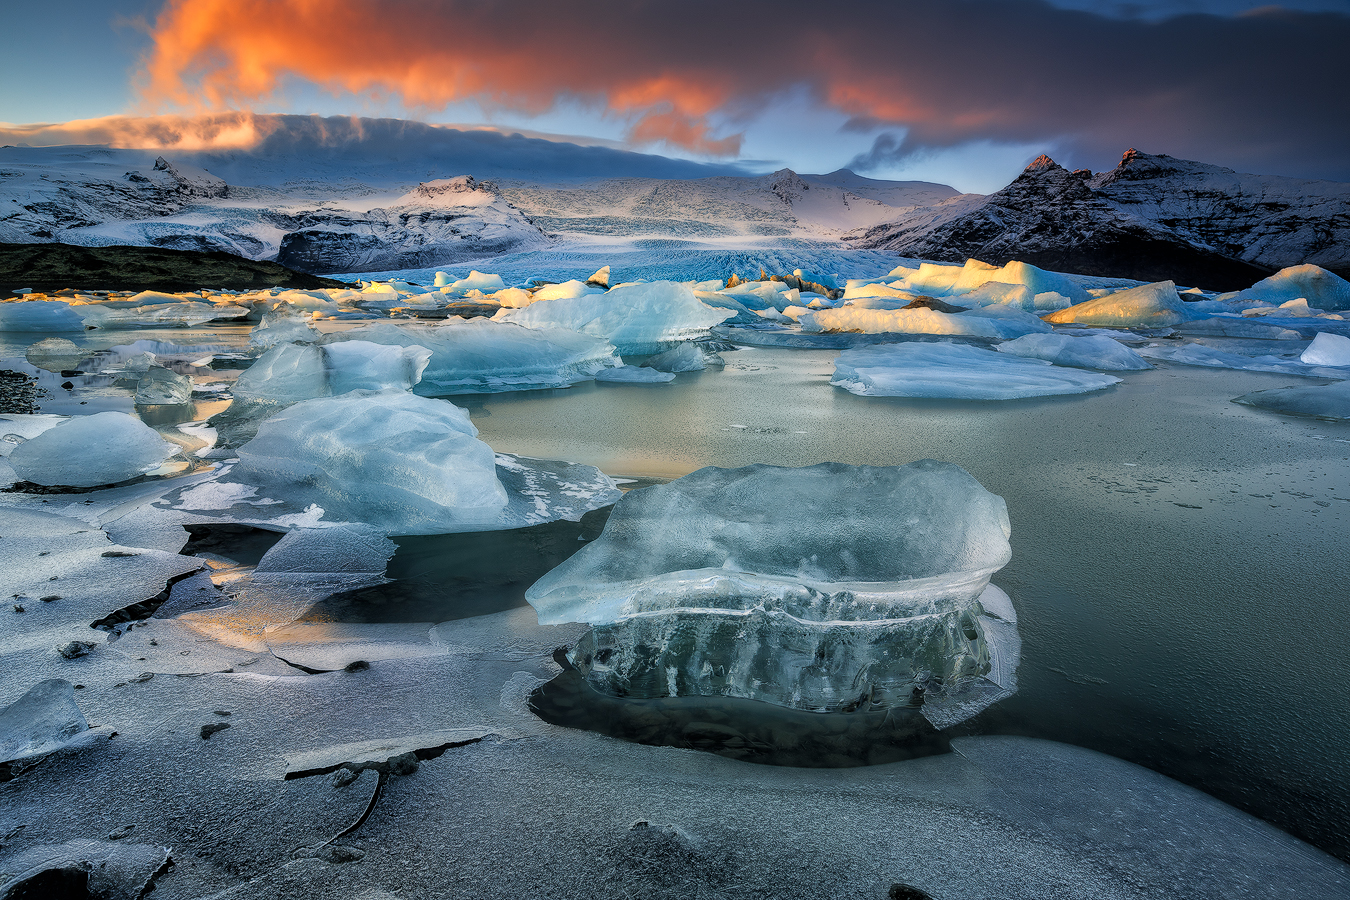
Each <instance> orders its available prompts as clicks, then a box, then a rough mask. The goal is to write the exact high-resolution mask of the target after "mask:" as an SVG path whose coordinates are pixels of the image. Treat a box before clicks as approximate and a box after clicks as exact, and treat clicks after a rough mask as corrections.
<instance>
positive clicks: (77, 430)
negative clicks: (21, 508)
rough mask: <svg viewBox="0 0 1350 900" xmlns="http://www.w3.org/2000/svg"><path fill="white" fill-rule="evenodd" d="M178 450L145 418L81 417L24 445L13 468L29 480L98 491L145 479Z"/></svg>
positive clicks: (106, 414)
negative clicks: (96, 488)
mask: <svg viewBox="0 0 1350 900" xmlns="http://www.w3.org/2000/svg"><path fill="white" fill-rule="evenodd" d="M176 452H178V448H177V447H176V446H175V445H174V444H171V443H169V442H168V441H166V440H164V439H163V438H162V437H160V436H159V432H157V431H155V430H154V429H153V428H151V427H150V426H149V425H146V424H145V423H144V422H142V421H141V420H140V419H137V418H136V417H134V416H129V415H127V414H126V413H122V412H101V413H95V414H94V415H92V416H75V417H74V418H71V419H67V420H66V421H65V422H62V423H61V424H59V425H57V426H56V427H54V428H49V429H47V430H46V431H43V432H42V433H41V434H38V435H36V436H35V437H32V438H29V439H28V440H26V441H24V442H23V443H22V444H19V445H18V446H17V447H15V448H14V449H13V451H11V452H10V454H9V464H10V465H11V466H13V467H14V472H15V474H16V475H18V476H19V478H21V479H22V480H24V481H31V482H33V483H34V484H41V485H47V486H57V485H62V486H68V487H97V486H98V485H103V484H115V483H116V482H119V481H126V480H127V479H129V478H135V477H137V476H139V475H144V474H146V473H147V472H150V471H152V470H154V469H157V468H159V467H160V466H161V465H163V463H164V461H165V460H167V459H168V458H169V457H171V456H173V455H174V454H175V453H176Z"/></svg>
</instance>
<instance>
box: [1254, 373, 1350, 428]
mask: <svg viewBox="0 0 1350 900" xmlns="http://www.w3.org/2000/svg"><path fill="white" fill-rule="evenodd" d="M1233 402H1234V403H1241V404H1244V405H1246V406H1259V407H1261V408H1262V409H1269V410H1274V411H1275V412H1281V413H1287V414H1288V415H1291V416H1310V417H1312V418H1315V419H1350V381H1337V382H1335V383H1334V384H1327V385H1322V386H1320V387H1297V388H1296V387H1290V388H1275V389H1274V390H1269V391H1253V392H1252V393H1250V394H1243V395H1242V396H1241V397H1234V398H1233Z"/></svg>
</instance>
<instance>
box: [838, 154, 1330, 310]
mask: <svg viewBox="0 0 1350 900" xmlns="http://www.w3.org/2000/svg"><path fill="white" fill-rule="evenodd" d="M948 207H949V208H948V209H947V210H944V209H943V208H942V207H928V208H926V209H924V210H921V211H916V212H915V213H913V214H909V215H907V216H906V217H905V218H902V219H899V220H897V221H895V222H891V223H887V224H885V225H879V226H876V227H875V228H871V229H868V230H867V231H866V232H863V233H861V234H855V235H854V236H853V239H852V240H853V241H854V242H855V246H858V247H867V248H878V249H887V250H895V251H898V252H899V253H901V254H903V255H905V256H914V257H921V258H924V259H934V260H939V261H945V262H964V261H965V260H966V259H969V258H974V259H979V260H983V261H984V262H988V263H992V264H997V265H1002V264H1003V263H1006V262H1008V261H1009V260H1013V259H1018V260H1021V261H1023V262H1028V263H1031V264H1033V265H1037V266H1040V267H1042V268H1045V269H1052V270H1055V271H1059V272H1076V273H1079V274H1083V275H1110V276H1117V277H1126V278H1138V279H1140V280H1144V281H1160V280H1168V279H1171V280H1174V281H1178V282H1181V283H1183V284H1192V285H1199V286H1202V287H1206V288H1211V289H1222V290H1230V289H1239V288H1243V287H1248V286H1250V285H1251V284H1253V283H1254V282H1256V281H1259V280H1260V279H1262V278H1264V277H1266V276H1267V275H1269V274H1270V273H1271V272H1274V271H1275V270H1276V269H1279V268H1283V267H1285V266H1291V265H1298V264H1300V263H1304V262H1311V263H1316V264H1317V265H1321V266H1323V267H1324V268H1328V269H1331V270H1332V271H1335V272H1337V273H1338V274H1345V273H1347V272H1350V185H1342V184H1336V183H1332V182H1317V181H1299V180H1296V179H1291V178H1274V177H1269V178H1267V177H1261V176H1256V175H1242V174H1239V173H1237V172H1234V171H1233V170H1231V169H1224V168H1222V167H1220V166H1211V165H1206V164H1204V163H1196V162H1189V161H1186V160H1177V159H1172V158H1171V157H1168V156H1152V155H1150V154H1146V153H1139V152H1138V151H1135V150H1131V151H1129V152H1128V153H1126V154H1125V156H1124V158H1123V159H1122V160H1121V163H1120V165H1119V166H1117V167H1116V168H1115V169H1114V170H1112V171H1110V172H1104V173H1101V174H1099V175H1096V176H1094V175H1093V174H1092V173H1091V172H1088V171H1087V170H1085V169H1080V170H1078V171H1075V172H1070V171H1068V170H1066V169H1064V168H1063V167H1061V166H1059V165H1058V164H1056V163H1055V162H1054V161H1053V160H1051V159H1050V158H1049V157H1048V156H1041V157H1039V158H1037V159H1036V160H1035V161H1034V162H1033V163H1031V165H1029V166H1027V168H1026V170H1025V171H1024V172H1022V174H1021V175H1019V176H1018V177H1017V178H1016V179H1015V180H1014V181H1013V182H1012V183H1011V184H1009V185H1008V186H1007V187H1006V188H1004V189H1003V190H1001V191H998V192H997V193H994V194H990V195H989V196H988V197H986V198H984V200H983V202H981V203H979V204H977V205H975V206H973V207H972V206H971V205H969V204H968V203H960V204H957V203H953V204H948Z"/></svg>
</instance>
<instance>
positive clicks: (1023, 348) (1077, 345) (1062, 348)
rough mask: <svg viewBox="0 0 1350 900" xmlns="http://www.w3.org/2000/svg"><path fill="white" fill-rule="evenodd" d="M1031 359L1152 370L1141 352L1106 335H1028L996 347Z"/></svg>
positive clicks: (1106, 368) (1121, 369)
mask: <svg viewBox="0 0 1350 900" xmlns="http://www.w3.org/2000/svg"><path fill="white" fill-rule="evenodd" d="M994 349H995V350H997V351H998V352H1000V353H1011V354H1012V355H1013V356H1022V357H1026V358H1028V359H1043V360H1045V361H1046V362H1049V363H1054V364H1055V365H1057V366H1073V367H1075V368H1079V369H1099V370H1102V371H1107V372H1133V371H1137V370H1140V369H1151V368H1153V366H1151V365H1149V363H1148V361H1147V360H1145V359H1144V358H1143V357H1142V356H1140V355H1139V354H1138V353H1135V352H1134V351H1133V350H1131V349H1130V348H1129V347H1126V346H1125V345H1124V344H1122V343H1120V342H1119V341H1117V340H1115V339H1114V338H1110V337H1107V336H1106V335H1104V334H1097V335H1090V336H1087V337H1073V336H1071V335H1067V334H1027V335H1023V336H1022V337H1020V338H1017V339H1015V340H1011V341H1005V342H1004V343H1002V344H999V345H998V346H997V347H995V348H994Z"/></svg>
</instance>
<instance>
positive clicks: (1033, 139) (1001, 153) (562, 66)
mask: <svg viewBox="0 0 1350 900" xmlns="http://www.w3.org/2000/svg"><path fill="white" fill-rule="evenodd" d="M5 25H6V27H5V29H4V34H3V36H0V46H2V47H4V49H5V50H6V58H7V63H6V65H5V66H3V67H0V123H9V125H5V124H0V142H8V143H20V142H23V143H30V144H44V143H47V144H50V143H59V142H66V141H69V140H71V137H70V135H71V134H73V133H76V132H80V129H78V128H77V129H74V130H73V131H72V130H71V129H69V128H67V129H45V130H44V129H35V128H31V127H29V128H15V127H10V126H31V125H34V124H39V123H49V124H50V123H67V122H71V121H83V120H104V121H103V123H102V124H103V127H102V130H101V131H99V133H100V134H106V133H108V132H110V131H111V132H114V133H115V134H114V136H113V137H112V138H110V140H111V141H112V142H114V143H118V144H119V145H120V146H140V145H141V144H143V143H145V142H146V141H147V140H150V138H149V137H147V136H148V135H155V134H162V133H163V129H162V128H158V129H157V128H155V127H151V126H153V125H154V124H155V123H156V122H162V121H164V120H162V119H158V118H155V117H162V116H175V117H185V116H186V117H194V116H204V115H217V114H219V113H221V112H222V111H252V112H259V113H293V114H317V115H323V116H334V115H342V116H372V117H397V118H407V119H414V120H418V121H422V122H430V123H444V124H456V125H459V126H462V127H466V128H468V127H473V128H482V127H488V128H493V129H496V130H499V131H502V132H505V133H510V132H514V131H519V132H521V133H523V134H526V135H527V136H534V137H548V138H552V139H555V140H556V139H561V140H571V141H575V142H578V143H583V144H588V145H599V146H605V147H611V148H624V149H630V150H638V151H642V152H645V153H656V154H662V155H665V156H671V157H675V158H679V159H688V160H697V161H705V162H711V163H717V164H732V165H735V166H738V167H739V168H740V169H742V170H744V171H763V172H767V171H772V170H774V169H778V168H781V167H783V166H787V167H790V168H792V169H794V170H796V171H798V172H829V171H833V170H834V169H838V168H841V167H846V166H847V167H850V168H853V169H854V170H855V171H858V172H860V173H861V174H865V175H868V176H870V177H874V178H896V179H917V180H928V181H938V182H942V183H946V184H951V185H953V186H955V187H957V188H959V189H961V190H966V191H978V192H988V191H992V190H996V189H997V188H999V187H1001V186H1002V185H1004V184H1006V183H1007V182H1008V181H1009V180H1011V178H1012V177H1014V176H1015V175H1016V174H1017V172H1018V171H1020V169H1021V168H1022V167H1023V166H1024V165H1025V164H1026V163H1027V162H1028V161H1029V160H1030V159H1032V158H1033V157H1035V156H1037V155H1038V154H1040V153H1049V154H1050V155H1051V156H1053V157H1054V158H1055V159H1056V160H1057V161H1059V162H1060V163H1061V164H1064V165H1066V166H1068V167H1070V168H1077V167H1085V168H1090V169H1093V170H1094V171H1098V170H1101V169H1105V168H1110V167H1111V166H1113V165H1114V164H1115V163H1116V162H1117V161H1118V159H1119V157H1120V155H1121V153H1123V152H1124V151H1125V150H1127V149H1129V148H1137V149H1140V150H1143V151H1145V152H1149V153H1166V154H1169V155H1172V156H1177V157H1182V158H1187V159H1198V160H1202V161H1205V162H1212V163H1217V164H1220V165H1227V166H1231V167H1233V168H1236V169H1239V170H1240V171H1248V172H1257V173H1261V174H1270V175H1290V176H1297V177H1304V178H1327V179H1333V180H1339V181H1350V91H1347V90H1346V86H1347V85H1350V52H1347V50H1346V48H1347V47H1350V0H1288V2H1285V3H1283V4H1282V5H1280V6H1261V7H1254V6H1253V5H1252V4H1251V3H1244V2H1234V0H1144V2H1138V3H1122V2H1114V0H1054V2H1046V0H941V2H918V0H850V2H847V3H843V4H831V5H828V6H826V5H822V4H820V3H818V2H815V0H810V2H808V0H773V2H768V0H733V2H730V3H728V2H725V0H717V2H712V0H682V2H678V3H676V2H671V0H572V2H568V3H556V2H501V0H44V2H43V3H40V4H38V3H23V4H12V5H11V7H10V8H9V9H7V11H6V21H5ZM106 117H118V118H113V119H106ZM173 121H175V122H181V121H182V119H181V118H176V119H173ZM212 121H218V119H213V120H212ZM84 130H85V131H88V129H84ZM96 130H98V129H96ZM220 134H221V132H220V130H219V129H215V130H213V131H211V132H210V135H211V136H210V137H209V138H205V139H204V140H221V139H223V138H221V137H219V135H220ZM226 138H228V139H229V140H233V141H235V142H236V144H238V143H240V142H243V143H244V144H246V143H247V141H248V140H250V139H252V138H250V136H249V134H247V133H244V132H237V133H233V134H230V135H226ZM138 142H140V143H138Z"/></svg>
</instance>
